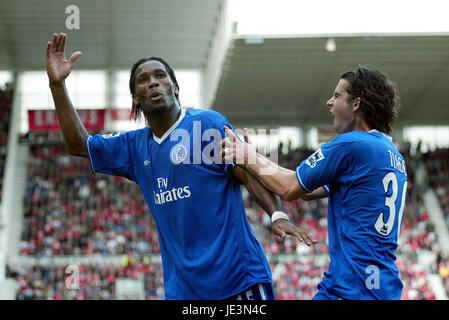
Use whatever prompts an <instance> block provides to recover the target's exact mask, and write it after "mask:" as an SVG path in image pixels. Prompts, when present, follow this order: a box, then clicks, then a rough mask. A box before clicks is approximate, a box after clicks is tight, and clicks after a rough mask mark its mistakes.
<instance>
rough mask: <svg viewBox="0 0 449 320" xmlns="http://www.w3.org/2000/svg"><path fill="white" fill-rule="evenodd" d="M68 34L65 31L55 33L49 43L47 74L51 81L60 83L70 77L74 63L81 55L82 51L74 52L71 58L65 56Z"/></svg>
mask: <svg viewBox="0 0 449 320" xmlns="http://www.w3.org/2000/svg"><path fill="white" fill-rule="evenodd" d="M66 42H67V35H66V34H64V33H60V34H59V35H58V34H57V33H54V34H53V38H52V41H49V42H48V43H47V59H46V66H47V74H48V79H49V80H50V83H60V82H62V81H63V80H64V79H65V78H67V77H68V75H69V74H70V72H71V71H72V67H73V64H74V63H75V61H76V59H78V57H79V56H80V55H81V51H76V52H74V53H73V54H72V56H71V57H70V59H69V60H67V59H66V58H65V45H66Z"/></svg>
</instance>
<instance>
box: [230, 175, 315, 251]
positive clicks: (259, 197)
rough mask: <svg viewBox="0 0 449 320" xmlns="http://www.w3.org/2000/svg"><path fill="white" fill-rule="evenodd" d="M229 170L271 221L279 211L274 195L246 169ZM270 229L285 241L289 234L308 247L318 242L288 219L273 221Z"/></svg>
mask: <svg viewBox="0 0 449 320" xmlns="http://www.w3.org/2000/svg"><path fill="white" fill-rule="evenodd" d="M231 170H232V171H231V173H232V175H233V176H234V177H235V178H236V179H237V180H238V181H239V182H240V183H242V184H244V185H245V187H246V189H247V190H248V192H249V194H250V195H251V197H252V198H253V199H254V200H256V202H257V204H258V205H259V206H260V207H261V208H262V209H263V210H264V211H265V212H266V213H267V214H268V215H269V216H270V218H272V219H273V217H272V215H273V213H274V212H276V211H280V209H279V206H278V202H277V199H276V197H275V195H274V194H273V193H272V192H270V191H269V190H268V189H267V188H265V187H264V186H263V185H262V184H261V183H260V182H259V181H258V180H257V179H256V178H254V177H253V176H252V175H251V173H249V172H248V171H247V170H246V169H244V168H241V167H234V168H232V169H231ZM272 228H273V232H274V233H275V234H276V235H278V236H279V237H281V238H282V239H285V237H286V236H287V234H289V235H292V236H294V237H296V238H297V239H298V240H299V241H300V242H305V243H306V244H307V245H308V246H310V245H312V244H315V243H317V242H318V241H317V240H316V239H315V238H314V237H313V236H312V235H310V234H309V233H307V232H305V231H304V230H302V229H300V228H297V227H296V226H294V225H293V224H291V223H290V222H289V221H288V217H285V218H279V219H276V220H274V221H273V225H272Z"/></svg>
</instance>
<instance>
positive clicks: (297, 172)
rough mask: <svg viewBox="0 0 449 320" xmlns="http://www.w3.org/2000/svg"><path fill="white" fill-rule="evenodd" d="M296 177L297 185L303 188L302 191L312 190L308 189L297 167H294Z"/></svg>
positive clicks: (308, 191)
mask: <svg viewBox="0 0 449 320" xmlns="http://www.w3.org/2000/svg"><path fill="white" fill-rule="evenodd" d="M296 179H298V182H299V185H300V186H301V188H303V189H304V191H306V192H307V193H311V192H312V191H310V190H309V189H308V188H307V187H306V186H305V185H304V183H303V182H302V180H301V176H300V175H299V167H298V168H296Z"/></svg>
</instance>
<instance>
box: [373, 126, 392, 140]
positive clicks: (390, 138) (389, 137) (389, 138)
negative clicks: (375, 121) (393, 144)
mask: <svg viewBox="0 0 449 320" xmlns="http://www.w3.org/2000/svg"><path fill="white" fill-rule="evenodd" d="M369 132H370V133H372V132H377V133H380V134H381V135H383V136H384V137H385V138H387V139H388V140H390V141H393V138H392V137H391V136H389V135H388V134H385V133H383V132H380V131H379V130H376V129H372V130H370V131H369Z"/></svg>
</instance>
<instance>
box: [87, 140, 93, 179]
mask: <svg viewBox="0 0 449 320" xmlns="http://www.w3.org/2000/svg"><path fill="white" fill-rule="evenodd" d="M91 138H92V136H91V135H88V136H87V138H86V151H87V157H88V158H89V165H90V170H91V171H92V173H95V169H94V163H93V160H92V155H91V153H90V146H89V142H90V139H91Z"/></svg>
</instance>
